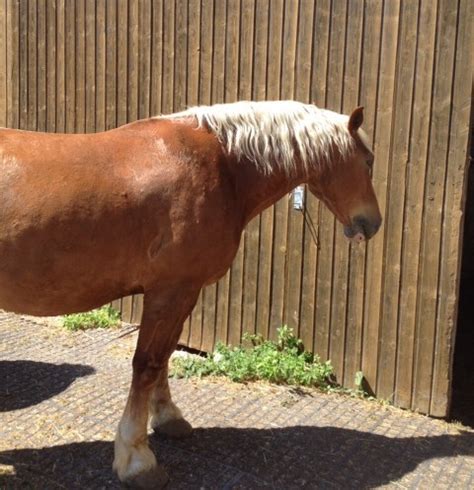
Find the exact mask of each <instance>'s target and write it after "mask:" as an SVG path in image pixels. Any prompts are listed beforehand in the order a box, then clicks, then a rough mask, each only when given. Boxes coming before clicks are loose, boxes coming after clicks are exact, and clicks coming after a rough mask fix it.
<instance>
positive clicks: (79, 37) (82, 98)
mask: <svg viewBox="0 0 474 490" xmlns="http://www.w3.org/2000/svg"><path fill="white" fill-rule="evenodd" d="M74 5H75V15H76V22H75V24H76V55H75V63H76V104H75V109H76V125H75V131H76V133H84V132H85V130H86V5H85V0H77V1H76V2H75V4H74ZM70 8H72V7H70Z"/></svg>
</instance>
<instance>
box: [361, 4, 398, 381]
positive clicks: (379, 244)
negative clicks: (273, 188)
mask: <svg viewBox="0 0 474 490" xmlns="http://www.w3.org/2000/svg"><path fill="white" fill-rule="evenodd" d="M399 8H400V5H399V2H398V1H397V2H386V3H385V4H384V7H383V15H382V37H381V54H380V68H379V73H380V77H379V84H378V95H377V117H376V128H375V146H374V150H375V161H379V162H383V163H381V164H380V165H374V170H373V179H372V180H373V183H374V186H375V190H376V193H377V198H378V201H379V205H380V209H381V212H382V216H384V215H385V209H386V204H387V179H388V166H387V165H386V163H385V162H387V161H388V159H389V153H390V143H391V134H392V107H393V93H394V81H395V63H394V60H395V59H396V53H397V41H398V22H399ZM385 240H386V230H385V227H384V225H383V224H382V228H381V229H380V231H379V232H378V234H377V235H376V237H375V238H374V239H373V240H372V241H371V242H370V243H369V245H368V247H367V262H368V264H370V266H369V267H368V269H367V283H366V300H365V311H366V317H365V322H364V342H363V346H364V350H363V360H362V371H363V373H364V376H365V378H366V381H367V383H368V384H369V386H370V387H371V389H372V390H375V389H376V382H377V360H378V354H379V335H380V331H379V328H380V316H381V314H382V311H381V307H382V303H381V293H382V279H383V277H382V263H383V256H384V243H385Z"/></svg>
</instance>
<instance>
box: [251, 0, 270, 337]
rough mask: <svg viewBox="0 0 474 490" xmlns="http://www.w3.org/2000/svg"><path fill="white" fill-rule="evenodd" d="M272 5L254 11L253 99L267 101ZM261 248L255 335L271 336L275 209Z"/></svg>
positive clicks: (264, 217) (261, 3) (263, 1)
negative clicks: (270, 9) (270, 11)
mask: <svg viewBox="0 0 474 490" xmlns="http://www.w3.org/2000/svg"><path fill="white" fill-rule="evenodd" d="M268 34H269V2H268V0H257V4H256V8H255V47H254V69H253V98H254V99H255V100H265V99H266V98H267V66H268ZM256 220H259V221H260V223H259V245H258V256H257V264H258V265H257V266H256V267H258V270H257V298H256V333H257V334H259V335H263V336H264V337H267V336H268V331H269V326H270V301H271V279H272V270H271V267H272V255H271V250H272V238H273V209H266V210H265V211H264V212H263V213H262V214H261V215H260V216H259V217H257V218H256Z"/></svg>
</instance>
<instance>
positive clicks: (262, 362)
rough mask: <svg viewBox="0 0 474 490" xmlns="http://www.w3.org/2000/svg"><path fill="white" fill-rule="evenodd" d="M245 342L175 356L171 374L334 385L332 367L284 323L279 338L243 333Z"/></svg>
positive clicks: (324, 386) (279, 382) (319, 385)
mask: <svg viewBox="0 0 474 490" xmlns="http://www.w3.org/2000/svg"><path fill="white" fill-rule="evenodd" d="M243 341H244V343H245V344H247V346H246V345H240V346H238V347H227V346H225V345H222V344H219V345H217V347H216V349H215V351H214V353H212V354H210V355H208V356H207V357H206V358H201V357H196V356H193V357H185V358H181V357H179V358H175V359H174V360H173V363H172V369H171V374H172V375H173V376H175V377H186V378H187V377H191V376H198V377H203V376H210V375H213V376H226V377H227V378H229V379H231V380H232V381H237V382H246V381H257V380H266V381H269V382H272V383H277V384H289V385H302V386H315V387H319V388H323V389H324V388H329V387H330V386H332V385H333V382H332V376H333V367H332V366H331V363H330V362H329V361H327V362H322V361H321V360H320V359H319V357H318V356H316V355H314V354H312V353H310V352H307V351H305V350H304V347H303V342H302V341H301V340H300V339H298V338H297V337H296V336H295V335H294V333H293V330H292V329H290V328H288V327H287V326H284V327H281V328H280V329H278V340H277V341H276V342H275V341H271V340H263V338H262V337H261V336H259V335H251V334H245V335H244V336H243Z"/></svg>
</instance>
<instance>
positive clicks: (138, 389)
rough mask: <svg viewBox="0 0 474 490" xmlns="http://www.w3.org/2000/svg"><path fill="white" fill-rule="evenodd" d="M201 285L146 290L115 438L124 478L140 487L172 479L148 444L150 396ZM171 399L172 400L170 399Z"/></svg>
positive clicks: (119, 471) (118, 466)
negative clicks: (127, 390) (128, 385)
mask: <svg viewBox="0 0 474 490" xmlns="http://www.w3.org/2000/svg"><path fill="white" fill-rule="evenodd" d="M198 293H199V288H197V287H196V288H189V287H187V288H184V287H183V286H182V285H174V286H172V287H170V286H168V287H167V288H166V289H165V288H164V287H161V288H160V289H159V290H154V291H149V292H147V293H145V299H144V308H143V317H142V322H141V325H140V332H139V335H138V342H137V348H136V351H135V355H134V357H133V377H132V385H131V387H130V393H129V396H128V400H127V404H126V407H125V411H124V413H123V416H122V419H121V420H120V423H119V427H118V430H117V435H116V438H115V458H114V469H115V471H116V472H117V474H118V476H119V478H120V480H121V481H122V482H125V483H127V484H131V485H133V486H138V487H140V488H160V487H162V486H164V485H165V484H166V482H167V480H168V477H167V474H166V471H165V470H164V468H162V467H161V466H159V465H158V464H157V463H156V459H155V456H154V455H153V453H152V451H151V449H150V448H149V446H148V437H147V422H148V409H149V404H150V397H151V395H152V392H153V390H154V388H155V387H156V385H157V383H158V381H159V378H160V375H161V376H162V375H163V373H165V372H166V366H167V364H168V359H169V356H170V355H171V353H172V351H173V350H174V348H175V346H176V344H177V342H178V339H179V336H180V334H181V328H182V325H183V322H184V320H185V319H186V317H187V316H188V315H189V313H190V312H191V310H192V308H193V306H194V304H195V302H196V299H197V296H198ZM171 403H172V402H171Z"/></svg>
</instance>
